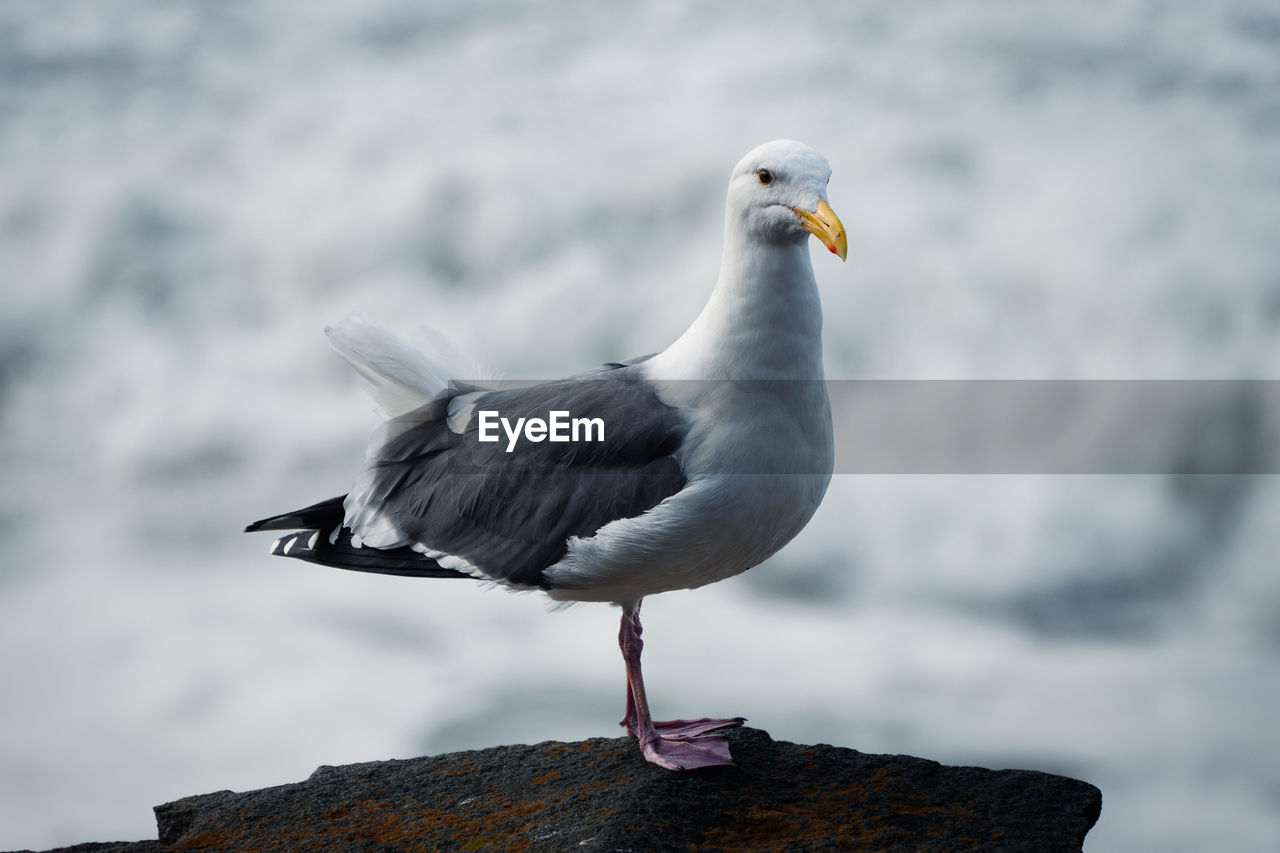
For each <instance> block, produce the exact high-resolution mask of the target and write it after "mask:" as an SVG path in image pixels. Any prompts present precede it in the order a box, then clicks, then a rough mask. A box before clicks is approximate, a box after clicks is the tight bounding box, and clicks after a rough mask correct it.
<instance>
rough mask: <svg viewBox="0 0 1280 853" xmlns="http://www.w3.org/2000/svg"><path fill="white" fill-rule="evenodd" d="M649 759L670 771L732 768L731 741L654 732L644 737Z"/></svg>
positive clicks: (642, 748) (642, 742)
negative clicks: (673, 735)
mask: <svg viewBox="0 0 1280 853" xmlns="http://www.w3.org/2000/svg"><path fill="white" fill-rule="evenodd" d="M640 752H641V753H642V754H643V755H644V758H645V761H648V762H649V763H650V764H656V765H657V766H659V767H662V768H665V769H667V770H698V769H701V768H703V767H732V766H733V759H732V758H730V757H729V741H728V740H726V739H725V738H722V737H720V736H718V735H702V736H700V737H664V736H662V735H659V734H656V733H655V734H654V736H653V737H650V738H641V739H640Z"/></svg>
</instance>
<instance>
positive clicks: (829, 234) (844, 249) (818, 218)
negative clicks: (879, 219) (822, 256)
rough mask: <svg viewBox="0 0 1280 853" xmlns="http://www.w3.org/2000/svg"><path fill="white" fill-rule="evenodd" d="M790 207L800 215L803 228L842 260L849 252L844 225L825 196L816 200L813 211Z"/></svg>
mask: <svg viewBox="0 0 1280 853" xmlns="http://www.w3.org/2000/svg"><path fill="white" fill-rule="evenodd" d="M791 209H792V210H794V211H795V212H796V216H798V217H800V224H801V225H803V226H804V230H806V231H808V232H809V233H810V234H812V235H813V236H815V237H817V238H818V239H819V240H821V241H822V242H823V245H825V246H826V247H827V248H828V249H830V250H831V254H833V255H835V256H836V257H838V258H840V260H842V261H843V260H844V259H845V256H846V255H848V254H849V243H848V241H846V240H845V238H844V225H843V224H842V223H841V222H840V217H838V216H836V212H835V211H834V210H832V209H831V205H829V204H827V200H826V199H825V198H824V199H822V200H820V201H819V202H818V209H817V210H815V211H808V210H805V209H804V208H801V207H793V208H791Z"/></svg>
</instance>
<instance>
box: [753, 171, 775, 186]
mask: <svg viewBox="0 0 1280 853" xmlns="http://www.w3.org/2000/svg"><path fill="white" fill-rule="evenodd" d="M756 177H757V178H759V179H760V183H762V184H771V183H773V172H770V171H769V170H768V169H757V170H756Z"/></svg>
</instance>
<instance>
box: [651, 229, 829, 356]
mask: <svg viewBox="0 0 1280 853" xmlns="http://www.w3.org/2000/svg"><path fill="white" fill-rule="evenodd" d="M648 372H649V373H650V375H653V376H657V377H661V378H667V379H821V378H822V377H823V373H822V304H821V302H820V301H819V299H818V285H817V282H816V281H814V278H813V264H812V263H811V262H810V260H809V247H808V245H807V243H805V242H797V243H785V244H762V243H760V242H757V241H747V240H738V239H734V237H733V236H732V235H727V236H726V241H725V251H724V258H723V259H722V261H721V265H720V277H719V279H717V281H716V287H715V290H714V291H712V294H711V299H710V300H708V302H707V305H706V307H705V308H703V309H702V313H701V314H699V315H698V318H697V319H696V320H694V322H693V325H691V326H690V327H689V329H688V331H686V332H685V333H684V334H683V335H682V336H681V337H680V338H679V340H677V341H676V342H675V343H674V344H672V345H671V346H670V347H668V348H667V349H666V350H665V351H664V352H662V353H659V354H658V355H657V356H654V358H653V359H652V360H651V362H650V364H649V371H648Z"/></svg>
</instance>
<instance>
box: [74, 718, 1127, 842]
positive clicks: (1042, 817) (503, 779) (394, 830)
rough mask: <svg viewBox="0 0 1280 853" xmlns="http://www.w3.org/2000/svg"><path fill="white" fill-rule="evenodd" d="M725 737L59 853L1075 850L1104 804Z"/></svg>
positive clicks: (1054, 779)
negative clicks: (715, 748) (721, 747)
mask: <svg viewBox="0 0 1280 853" xmlns="http://www.w3.org/2000/svg"><path fill="white" fill-rule="evenodd" d="M728 734H729V738H730V740H731V741H732V744H733V746H732V748H733V756H734V760H735V761H736V762H737V763H738V766H737V767H730V768H711V769H706V770H700V771H695V772H691V773H671V772H667V771H664V770H659V769H658V768H656V767H653V766H651V765H649V764H646V763H644V761H643V760H642V759H641V758H640V753H639V752H638V750H637V749H636V748H635V745H634V743H632V742H631V741H629V740H628V739H626V738H615V739H602V738H598V739H593V740H587V741H582V742H581V743H542V744H538V745H536V746H504V747H495V748H493V749H485V750H479V751H476V752H458V753H453V754H451V755H442V756H436V757H429V758H415V759H410V760H407V761H383V762H375V763H370V764H352V765H348V766H345V767H321V768H320V769H318V770H316V772H315V773H313V774H312V775H311V778H310V779H308V780H307V781H305V782H299V783H296V784H293V785H282V786H279V787H276V788H264V789H263V790H260V791H249V792H245V793H234V792H232V791H219V792H217V793H213V794H204V795H201V796H196V797H188V798H186V799H182V800H178V801H176V802H172V803H167V804H165V805H162V806H157V807H156V810H155V811H156V821H157V824H158V826H159V834H160V840H159V842H155V841H150V842H147V841H143V842H137V843H136V844H120V845H106V846H93V845H81V846H79V847H74V848H63V849H64V850H66V851H73V850H74V851H81V850H83V851H90V850H92V851H95V853H106V851H111V853H143V851H147V853H150V851H154V850H158V849H169V850H191V851H253V850H289V851H307V850H315V851H320V850H324V851H330V850H340V851H397V850H415V851H416V850H423V851H427V850H431V851H435V850H456V851H468V850H509V851H520V850H534V851H541V850H601V851H617V850H623V851H625V850H634V851H653V850H675V849H681V850H694V849H696V850H725V851H750V850H762V851H763V850H769V851H808V850H862V851H913V853H914V851H921V850H930V851H938V853H943V852H944V851H970V850H982V851H986V850H999V851H1010V853H1012V851H1029V853H1032V851H1033V853H1058V851H1063V853H1066V851H1071V853H1077V851H1080V850H1081V849H1082V845H1083V843H1084V837H1085V833H1087V832H1088V831H1089V829H1090V828H1091V827H1092V826H1093V824H1094V822H1095V821H1097V819H1098V815H1099V812H1100V810H1101V808H1102V794H1101V792H1100V791H1099V790H1098V789H1097V788H1095V787H1093V786H1092V785H1089V784H1087V783H1085V782H1079V781H1076V780H1074V779H1068V778H1065V777H1062V776H1052V775H1049V774H1046V773H1037V772H1034V771H1027V770H997V771H993V770H984V769H981V768H976V767H947V766H943V765H941V764H938V763H937V762H934V761H927V760H924V759H920V758H911V757H908V756H900V755H867V754H864V753H860V752H857V751H856V750H852V749H843V748H840V747H834V746H822V745H820V746H799V745H796V744H790V743H784V742H777V741H774V740H772V739H771V738H770V737H769V736H768V735H767V734H766V733H765V732H762V731H759V730H756V729H747V728H744V729H739V730H736V731H731V732H729V733H728Z"/></svg>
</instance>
